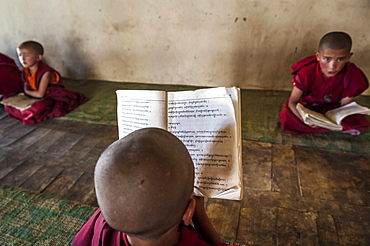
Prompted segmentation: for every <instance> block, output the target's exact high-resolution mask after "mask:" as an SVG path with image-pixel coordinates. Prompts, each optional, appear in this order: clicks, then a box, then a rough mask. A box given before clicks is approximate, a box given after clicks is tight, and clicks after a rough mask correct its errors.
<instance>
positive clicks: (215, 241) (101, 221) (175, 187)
mask: <svg viewBox="0 0 370 246" xmlns="http://www.w3.org/2000/svg"><path fill="white" fill-rule="evenodd" d="M94 180H95V191H96V196H97V200H98V203H99V207H100V209H98V210H97V211H96V212H95V214H94V215H93V216H92V217H91V218H90V219H89V221H88V222H87V223H86V224H85V225H84V226H83V227H82V228H81V230H80V231H79V232H78V233H77V235H76V236H75V237H74V239H73V241H72V245H74V246H84V245H86V246H87V245H89V246H90V245H101V246H107V245H112V246H113V245H115V246H118V245H131V246H135V245H147V246H150V245H161V246H166V245H183V246H191V245H197V246H202V245H220V246H221V245H226V244H224V243H222V241H221V239H220V237H219V236H218V234H217V232H216V231H215V229H214V228H213V226H212V224H211V223H210V220H209V218H208V217H207V214H206V212H205V208H204V199H203V198H198V197H194V195H193V186H194V164H193V161H192V159H191V157H190V155H189V153H188V151H187V149H186V147H185V146H184V144H183V143H182V142H181V141H180V140H179V139H178V138H176V137H175V136H174V135H172V134H171V133H169V132H167V131H165V130H162V129H159V128H144V129H140V130H137V131H135V132H133V133H131V134H129V135H127V136H126V137H124V138H122V139H120V140H117V141H116V142H114V143H113V144H111V145H110V146H109V147H108V148H107V149H106V150H105V151H104V152H103V153H102V155H101V156H100V158H99V160H98V162H97V164H96V167H95V177H94ZM191 221H193V223H194V226H195V228H196V229H197V230H198V232H199V233H200V234H198V232H197V231H196V230H195V229H194V227H193V226H191V224H190V223H191ZM200 235H201V236H200Z"/></svg>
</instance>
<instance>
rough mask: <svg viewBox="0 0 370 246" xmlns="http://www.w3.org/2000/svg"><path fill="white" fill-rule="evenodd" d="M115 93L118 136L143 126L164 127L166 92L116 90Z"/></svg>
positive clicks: (165, 122) (121, 136) (165, 120)
mask: <svg viewBox="0 0 370 246" xmlns="http://www.w3.org/2000/svg"><path fill="white" fill-rule="evenodd" d="M116 93H117V120H118V134H119V138H123V137H124V136H126V135H127V134H129V133H131V132H133V131H135V130H138V129H141V128H145V127H159V128H163V129H166V127H167V119H166V115H167V104H166V92H164V91H148V90H118V91H116Z"/></svg>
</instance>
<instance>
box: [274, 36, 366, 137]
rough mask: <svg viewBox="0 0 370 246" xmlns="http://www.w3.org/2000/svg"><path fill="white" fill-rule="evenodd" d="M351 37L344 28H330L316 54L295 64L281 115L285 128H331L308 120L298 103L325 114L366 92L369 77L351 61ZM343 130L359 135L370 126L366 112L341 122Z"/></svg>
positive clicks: (315, 130) (312, 130) (307, 130)
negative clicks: (338, 30) (298, 108)
mask: <svg viewBox="0 0 370 246" xmlns="http://www.w3.org/2000/svg"><path fill="white" fill-rule="evenodd" d="M351 46H352V40H351V37H350V36H349V35H348V34H346V33H343V32H330V33H327V34H326V35H324V36H323V37H322V39H321V41H320V43H319V47H318V50H317V51H316V55H315V56H309V57H307V58H305V59H303V60H301V61H299V62H297V63H296V64H294V65H293V66H292V70H293V72H292V74H293V75H294V77H293V79H292V82H293V85H294V87H293V90H292V92H291V95H290V98H289V99H288V100H287V102H286V103H285V104H284V105H283V109H282V111H281V112H280V115H279V119H280V122H281V127H282V129H283V130H284V131H285V132H287V133H291V134H310V133H323V132H328V131H331V130H329V129H325V128H321V127H318V126H315V125H312V124H305V123H304V122H303V119H302V118H301V116H300V115H299V113H298V111H297V109H296V105H297V103H301V104H302V105H303V106H305V107H306V108H308V109H311V110H313V111H316V112H319V113H322V114H325V112H327V111H328V110H331V109H334V108H338V107H340V106H343V105H346V104H348V103H350V102H352V101H353V98H354V97H355V96H358V95H360V94H361V93H362V92H364V91H365V90H366V89H367V88H368V86H369V83H368V80H367V78H366V76H365V75H364V73H363V72H362V71H361V70H360V69H359V68H358V67H356V65H355V64H353V63H351V62H349V59H350V58H351V56H352V54H353V53H351ZM341 125H342V126H343V130H342V131H341V132H344V133H349V134H352V135H358V134H360V132H363V131H365V130H366V129H368V128H369V126H370V122H369V120H368V119H367V118H366V116H365V115H360V114H354V115H350V116H347V117H346V118H344V119H343V120H342V122H341Z"/></svg>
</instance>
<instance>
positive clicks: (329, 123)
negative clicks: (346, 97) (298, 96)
mask: <svg viewBox="0 0 370 246" xmlns="http://www.w3.org/2000/svg"><path fill="white" fill-rule="evenodd" d="M297 110H298V112H299V114H300V115H301V116H302V118H303V120H304V123H306V124H314V125H316V126H320V127H323V128H326V129H330V130H333V131H341V130H342V129H343V127H342V125H341V124H340V123H341V121H342V120H343V119H344V118H345V117H347V116H349V115H352V114H368V115H370V109H369V108H367V107H364V106H361V105H358V104H357V103H356V102H351V103H349V104H346V105H344V106H342V107H339V108H336V109H332V110H329V111H327V112H326V113H325V115H323V114H320V113H318V112H315V111H312V110H309V109H308V108H305V107H304V106H303V105H302V104H300V103H298V104H297Z"/></svg>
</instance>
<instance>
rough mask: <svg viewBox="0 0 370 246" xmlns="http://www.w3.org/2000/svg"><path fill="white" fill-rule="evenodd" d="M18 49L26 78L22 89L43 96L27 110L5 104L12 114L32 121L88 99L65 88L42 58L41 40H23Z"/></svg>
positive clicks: (22, 120) (33, 95)
mask: <svg viewBox="0 0 370 246" xmlns="http://www.w3.org/2000/svg"><path fill="white" fill-rule="evenodd" d="M17 51H18V55H19V60H20V62H21V63H22V65H23V67H24V70H23V72H22V75H21V77H22V80H23V82H24V88H23V91H24V93H25V94H26V95H27V96H29V97H31V98H37V99H40V100H39V101H37V102H35V103H33V104H32V106H31V107H30V108H28V109H24V110H20V109H17V108H15V107H13V106H9V105H5V106H4V108H5V111H6V112H7V113H8V114H9V116H10V117H13V118H16V119H18V120H20V121H21V122H22V123H23V124H33V123H35V122H39V121H42V120H46V119H51V118H54V117H61V116H63V115H65V114H67V113H69V112H70V111H72V110H73V109H75V108H76V107H77V106H79V105H80V104H82V103H85V102H86V101H87V98H86V97H85V96H84V95H83V94H82V93H78V92H72V91H67V90H65V89H64V86H63V85H62V80H61V76H60V74H59V73H58V72H57V71H56V70H55V69H53V68H52V67H49V66H48V65H47V64H46V63H44V62H42V58H43V54H44V48H43V47H42V45H41V44H39V43H38V42H35V41H27V42H24V43H22V44H21V45H20V46H19V47H18V49H17Z"/></svg>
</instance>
